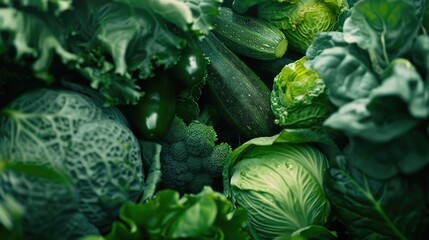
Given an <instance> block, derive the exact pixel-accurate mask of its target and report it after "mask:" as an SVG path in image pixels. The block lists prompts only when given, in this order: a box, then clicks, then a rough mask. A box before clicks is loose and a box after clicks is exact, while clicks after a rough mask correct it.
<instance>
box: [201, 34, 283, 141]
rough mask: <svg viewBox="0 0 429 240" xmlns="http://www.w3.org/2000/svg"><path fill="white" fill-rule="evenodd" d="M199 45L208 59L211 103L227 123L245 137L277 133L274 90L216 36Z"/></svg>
mask: <svg viewBox="0 0 429 240" xmlns="http://www.w3.org/2000/svg"><path fill="white" fill-rule="evenodd" d="M198 44H199V46H200V48H201V50H202V51H203V53H204V55H205V56H206V57H207V58H208V59H209V64H208V65H207V77H206V86H207V88H208V92H209V95H210V100H212V102H213V104H214V105H215V106H216V108H217V109H218V111H219V113H220V114H221V116H222V117H223V118H224V119H225V121H226V122H227V123H228V124H229V125H230V126H232V127H233V128H234V129H236V130H238V132H240V133H241V134H242V136H244V137H245V138H255V137H262V136H272V135H275V134H277V133H278V132H279V127H278V126H277V125H276V124H274V119H275V117H274V114H273V112H272V111H271V102H270V95H271V91H270V90H269V89H268V87H267V86H266V85H265V84H264V83H263V82H262V80H261V79H260V78H259V77H258V76H257V75H256V74H255V73H254V72H253V71H252V70H251V69H250V68H249V67H248V66H247V65H246V64H245V63H244V62H243V61H241V60H240V58H238V57H237V55H235V54H234V53H233V52H232V51H231V50H229V49H228V48H227V47H226V46H225V45H224V44H223V43H222V42H221V41H220V40H219V39H217V37H216V36H215V35H214V34H213V33H209V34H208V35H207V36H206V37H205V38H204V39H203V40H202V41H200V42H199V43H198Z"/></svg>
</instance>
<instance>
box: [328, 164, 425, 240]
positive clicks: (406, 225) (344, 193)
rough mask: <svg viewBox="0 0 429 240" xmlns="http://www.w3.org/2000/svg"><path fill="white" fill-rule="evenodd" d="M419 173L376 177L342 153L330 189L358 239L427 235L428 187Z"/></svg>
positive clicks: (331, 175) (409, 237) (337, 207)
mask: <svg viewBox="0 0 429 240" xmlns="http://www.w3.org/2000/svg"><path fill="white" fill-rule="evenodd" d="M423 186H424V185H423V182H422V179H420V178H419V177H417V176H416V177H413V178H402V177H400V176H395V177H393V178H390V179H387V180H376V179H374V178H371V177H370V176H368V175H366V174H364V173H363V172H362V171H360V170H358V169H357V168H354V167H353V166H351V165H350V164H349V163H348V159H347V158H345V157H344V156H339V157H338V158H337V160H336V164H335V166H333V167H332V168H331V169H330V170H329V177H328V178H327V182H326V193H327V195H328V198H329V200H330V201H331V203H332V205H333V206H335V211H336V214H337V215H338V216H339V218H340V219H341V221H342V222H343V223H344V224H345V225H346V226H347V229H348V231H350V232H351V235H352V236H353V237H354V238H356V239H423V238H424V236H426V235H424V232H425V231H426V230H427V228H426V227H427V225H428V224H429V212H428V210H429V209H428V208H427V203H426V202H425V201H426V196H425V194H426V190H425V189H424V187H423Z"/></svg>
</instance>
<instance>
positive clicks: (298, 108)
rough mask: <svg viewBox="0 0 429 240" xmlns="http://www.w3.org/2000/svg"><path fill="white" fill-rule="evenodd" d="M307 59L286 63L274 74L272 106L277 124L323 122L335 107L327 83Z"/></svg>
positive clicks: (314, 123) (304, 125)
mask: <svg viewBox="0 0 429 240" xmlns="http://www.w3.org/2000/svg"><path fill="white" fill-rule="evenodd" d="M305 61H306V58H305V57H303V58H301V59H299V60H297V61H295V62H293V63H290V64H288V65H286V66H285V67H284V68H283V69H282V70H281V72H280V73H279V74H278V75H277V76H276V77H275V78H274V83H273V89H272V91H271V109H272V111H273V113H274V116H275V117H276V120H275V122H276V124H279V125H280V126H282V127H285V128H288V127H289V128H305V127H311V126H314V125H320V124H321V123H322V122H323V121H324V120H325V119H326V118H327V117H328V116H329V114H330V113H332V112H333V111H334V110H335V109H334V106H333V105H332V104H331V102H330V101H329V98H328V95H327V91H326V86H325V83H324V82H323V80H322V79H320V77H319V75H318V74H317V73H316V71H314V70H311V69H308V68H306V67H305V66H304V63H305Z"/></svg>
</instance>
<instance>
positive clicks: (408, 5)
mask: <svg viewBox="0 0 429 240" xmlns="http://www.w3.org/2000/svg"><path fill="white" fill-rule="evenodd" d="M418 6H420V5H419V4H418V2H417V1H405V0H393V1H388V0H381V1H375V0H362V1H359V2H357V3H356V4H355V5H354V8H353V11H352V13H351V16H350V18H348V19H347V20H346V21H345V23H344V29H343V32H342V33H341V32H329V33H322V34H319V35H318V36H317V37H316V39H315V41H314V43H313V44H312V45H311V46H310V47H309V49H308V51H307V58H308V61H307V63H306V64H307V66H308V67H309V68H311V69H314V70H315V71H316V72H317V73H318V74H319V76H320V77H321V78H322V79H323V80H324V82H325V84H326V86H327V88H328V92H329V97H330V99H331V101H332V102H333V103H334V104H335V105H337V106H338V107H339V109H338V111H337V112H335V113H333V114H332V115H331V116H330V117H329V118H328V119H327V120H326V121H325V122H324V125H325V126H327V127H330V128H333V129H337V130H339V131H341V132H342V133H344V134H345V135H347V136H348V137H349V139H350V144H349V147H348V148H347V153H348V154H349V157H350V161H351V164H352V165H353V166H355V167H358V168H359V169H360V170H362V171H364V172H365V173H366V174H368V175H369V176H371V177H374V178H379V179H386V178H389V177H392V176H394V175H396V174H398V173H405V174H413V173H416V172H418V171H419V170H421V169H423V168H424V167H425V166H427V165H428V164H429V155H428V152H429V151H428V150H426V148H425V147H424V146H425V144H427V143H428V142H429V135H428V134H427V131H425V130H424V129H425V128H427V120H428V119H429V91H428V89H429V82H428V78H427V73H428V70H427V69H428V66H426V65H427V63H426V62H427V61H426V60H427V59H426V58H427V55H428V53H429V40H427V39H426V38H427V36H425V35H423V34H421V32H420V30H421V26H422V25H421V19H422V18H421V17H419V10H418V9H419V8H418ZM420 12H421V11H420ZM398 14H401V17H400V18H399V17H398V16H399V15H398ZM404 16H407V17H406V19H405V20H404V19H403V18H404ZM405 23H406V24H405ZM425 132H426V133H425ZM404 146H407V148H404ZM399 148H400V149H401V150H400V151H399ZM383 169H384V170H383Z"/></svg>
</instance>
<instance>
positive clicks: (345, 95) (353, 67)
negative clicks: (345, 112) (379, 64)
mask: <svg viewBox="0 0 429 240" xmlns="http://www.w3.org/2000/svg"><path fill="white" fill-rule="evenodd" d="M306 56H307V58H308V61H307V62H308V63H307V65H308V66H309V68H311V69H314V70H316V71H317V73H318V74H319V76H320V78H322V79H323V81H324V82H325V84H326V86H327V88H328V91H329V97H330V99H331V101H332V102H333V103H334V104H335V105H337V106H342V105H344V104H346V103H347V102H350V101H353V100H355V99H359V98H364V97H367V96H368V95H369V93H370V92H371V90H372V89H373V88H375V87H377V86H378V84H379V81H378V77H377V75H375V74H374V73H373V72H372V71H371V70H372V69H371V67H370V66H371V65H370V62H369V59H368V56H367V55H366V54H365V53H363V52H362V51H361V50H360V49H359V48H358V47H357V46H356V45H354V44H348V43H346V42H345V41H344V38H343V34H342V33H339V32H329V33H321V34H319V35H318V36H317V37H316V39H315V41H314V42H313V44H312V45H311V46H310V48H309V49H308V51H307V55H306Z"/></svg>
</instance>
